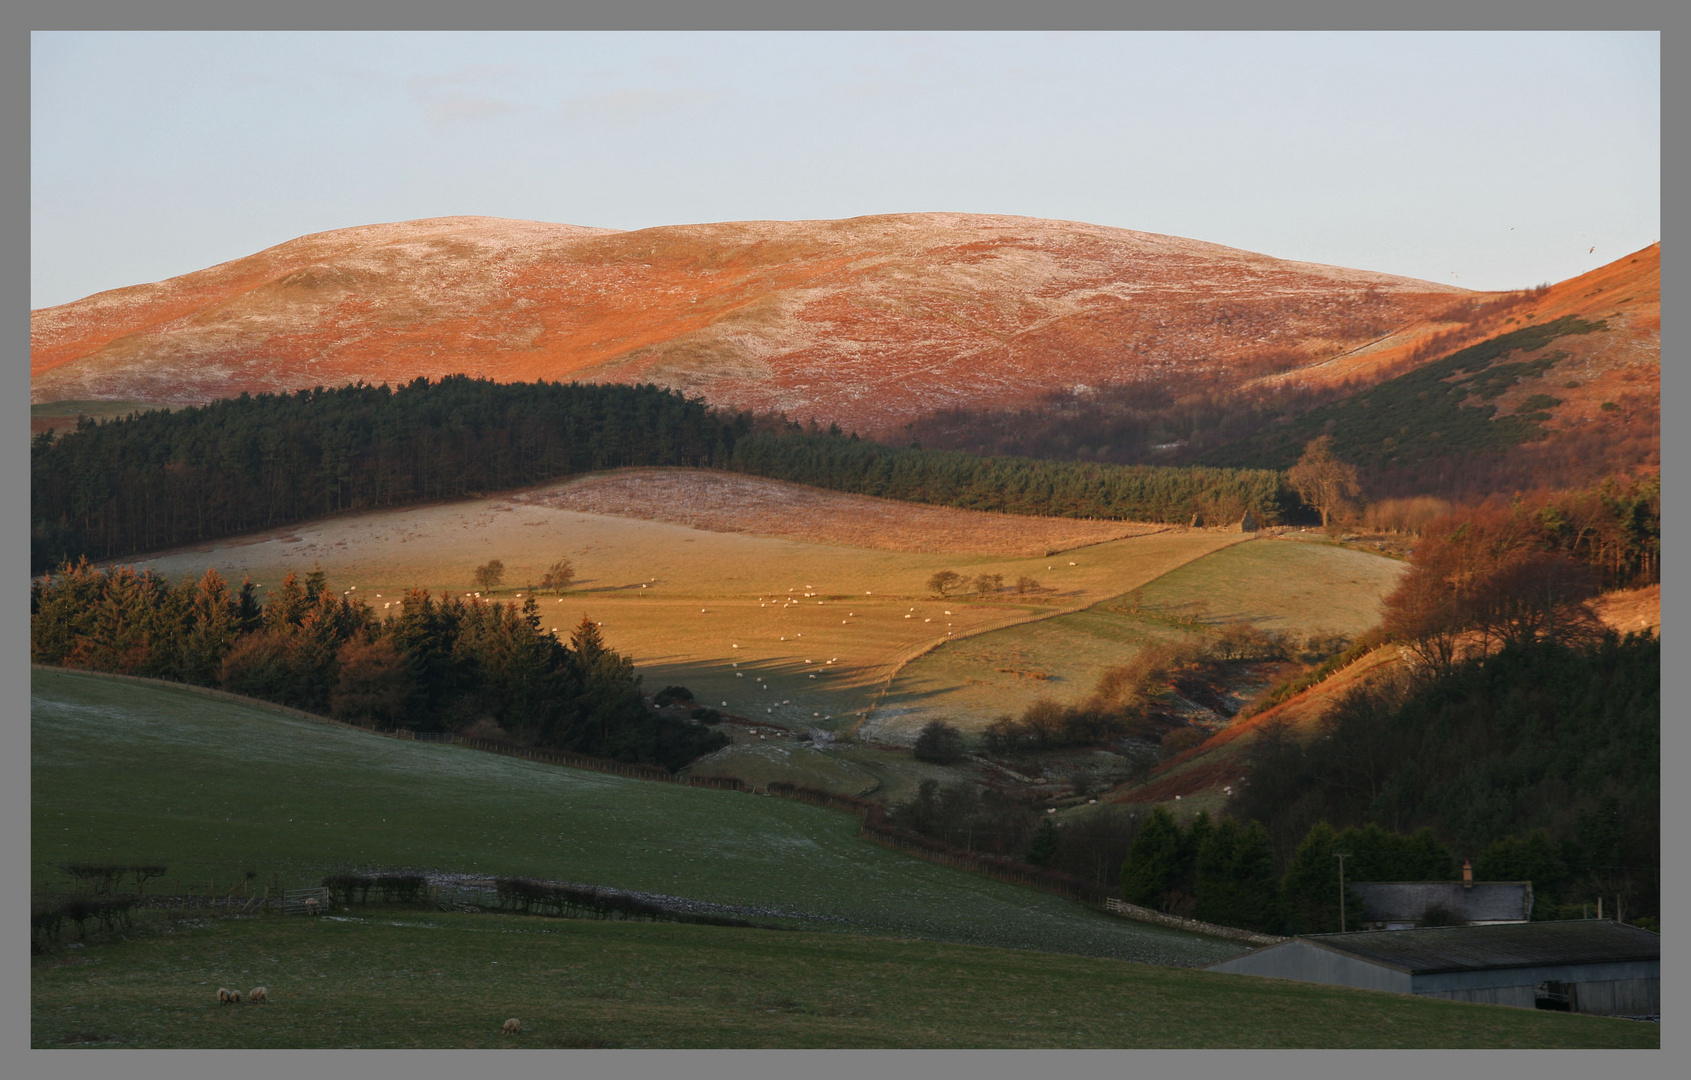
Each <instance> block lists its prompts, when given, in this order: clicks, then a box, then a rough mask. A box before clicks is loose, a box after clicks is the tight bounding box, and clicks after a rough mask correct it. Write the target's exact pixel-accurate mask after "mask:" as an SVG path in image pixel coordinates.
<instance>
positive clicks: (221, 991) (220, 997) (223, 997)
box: [217, 986, 229, 1005]
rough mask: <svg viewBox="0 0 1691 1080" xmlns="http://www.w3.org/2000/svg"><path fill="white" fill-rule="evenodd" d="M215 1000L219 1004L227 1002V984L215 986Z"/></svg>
mask: <svg viewBox="0 0 1691 1080" xmlns="http://www.w3.org/2000/svg"><path fill="white" fill-rule="evenodd" d="M217 1001H218V1004H220V1005H227V1004H229V988H228V987H227V986H219V987H218V988H217Z"/></svg>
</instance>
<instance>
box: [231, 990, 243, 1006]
mask: <svg viewBox="0 0 1691 1080" xmlns="http://www.w3.org/2000/svg"><path fill="white" fill-rule="evenodd" d="M240 1003H241V992H240V991H239V990H231V991H229V1004H231V1005H239V1004H240Z"/></svg>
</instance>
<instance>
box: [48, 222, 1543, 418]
mask: <svg viewBox="0 0 1691 1080" xmlns="http://www.w3.org/2000/svg"><path fill="white" fill-rule="evenodd" d="M1487 298H1488V297H1487V294H1474V293H1468V292H1465V291H1463V290H1460V289H1455V288H1452V287H1450V286H1446V285H1439V284H1434V283H1431V282H1425V281H1418V280H1414V279H1408V278H1400V277H1393V276H1390V275H1386V274H1378V273H1372V272H1369V271H1362V270H1347V269H1343V268H1340V267H1332V266H1320V265H1315V264H1310V263H1297V262H1287V261H1284V260H1280V259H1274V258H1270V257H1268V256H1265V255H1258V254H1253V253H1251V252H1246V251H1240V250H1237V249H1233V248H1226V247H1221V246H1218V245H1215V244H1208V243H1202V242H1199V241H1195V240H1186V239H1180V238H1177V237H1170V236H1158V235H1154V234H1150V233H1142V232H1133V231H1130V230H1126V229H1115V228H1106V227H1103V226H1097V225H1086V224H1079V223H1074V222H1062V221H1045V220H1038V219H1032V218H1018V217H998V216H985V215H969V214H905V215H892V216H882V217H866V218H853V219H849V220H844V221H805V222H773V221H761V222H737V223H727V224H713V225H681V226H667V227H663V228H653V229H644V230H639V231H635V232H614V231H610V230H604V229H591V228H582V227H576V226H568V225H552V224H545V223H540V222H529V221H511V220H504V219H497V218H473V217H459V218H439V219H432V220H424V221H412V222H403V223H398V224H388V225H370V226H364V227H360V228H353V229H343V230H338V231H335V232H328V233H320V234H317V235H314V236H307V237H302V238H300V239H298V240H294V241H290V242H289V243H285V244H282V245H279V246H277V247H274V248H271V249H269V250H266V251H263V252H259V253H258V254H256V255H252V256H249V257H247V258H244V259H238V260H235V261H233V262H229V263H225V264H222V265H220V266H215V267H211V268H209V269H206V270H202V271H198V272H196V273H192V274H186V275H183V276H181V277H177V278H172V279H170V280H168V281H163V282H159V283H157V284H152V285H140V286H135V287H133V288H127V289H119V290H115V291H112V292H107V293H101V294H98V295H96V296H91V297H88V298H86V299H83V300H79V301H76V302H74V303H70V304H65V305H62V306H59V307H54V308H48V309H44V310H40V311H36V312H34V313H33V314H32V317H31V358H30V372H31V380H32V382H31V395H32V400H33V401H36V402H47V401H59V400H67V399H124V400H131V401H146V402H157V403H168V404H188V403H195V402H201V401H206V400H210V399H213V398H217V397H223V396H230V395H235V394H238V393H240V392H242V391H253V392H257V391H264V390H292V389H296V388H300V387H309V386H313V385H319V384H321V385H335V384H340V383H345V382H350V381H353V380H359V379H362V380H365V381H367V382H384V381H385V382H388V383H395V382H399V381H404V380H409V379H412V378H415V377H417V376H419V375H426V376H431V377H433V376H440V375H444V374H449V373H453V372H467V373H469V374H472V375H474V374H482V375H486V376H488V377H490V378H494V379H498V380H502V381H517V380H533V379H586V380H594V381H621V382H634V381H640V382H646V381H655V382H659V383H663V384H666V385H669V386H673V387H677V388H679V389H683V390H685V391H687V392H689V393H701V394H703V395H704V396H705V397H706V398H708V399H709V400H710V401H712V402H713V403H719V404H724V405H731V406H736V407H745V408H757V409H780V410H783V411H786V412H787V413H788V414H789V415H792V416H795V417H797V418H809V417H815V418H817V419H820V420H822V421H824V422H827V421H837V422H839V423H840V424H842V425H844V426H848V427H856V428H860V429H863V430H872V429H876V428H883V427H885V426H888V425H891V424H894V423H898V422H902V421H904V420H906V419H909V418H911V417H914V416H916V415H918V414H920V413H923V412H927V411H930V410H932V409H935V408H940V407H947V406H955V405H962V406H974V407H980V406H997V405H1007V404H1014V403H1017V402H1020V401H1024V400H1028V399H1030V398H1033V397H1036V396H1038V395H1040V394H1043V393H1045V392H1047V391H1050V390H1052V389H1059V388H1069V387H1073V386H1075V385H1097V384H1100V383H1105V382H1110V381H1117V380H1122V379H1124V378H1131V377H1135V376H1137V375H1139V374H1150V375H1152V376H1153V377H1154V376H1155V375H1156V373H1158V372H1172V371H1176V370H1186V371H1191V370H1205V369H1208V370H1215V371H1217V372H1219V373H1224V374H1232V373H1237V374H1238V377H1240V378H1243V377H1246V373H1254V372H1257V371H1260V370H1265V369H1266V368H1267V367H1272V368H1274V369H1277V370H1284V369H1286V368H1288V367H1290V368H1294V369H1296V368H1301V367H1304V366H1306V365H1309V364H1318V363H1321V362H1324V361H1328V360H1330V359H1331V358H1333V357H1335V356H1337V355H1340V354H1350V355H1353V356H1354V355H1362V356H1366V355H1370V354H1367V353H1363V354H1357V353H1356V350H1359V349H1366V348H1369V347H1375V348H1377V345H1374V346H1371V344H1370V343H1377V342H1378V341H1379V340H1380V339H1382V338H1383V337H1385V336H1387V335H1389V334H1391V333H1393V332H1394V331H1396V330H1399V329H1401V328H1404V327H1421V328H1423V329H1428V328H1430V329H1431V330H1435V331H1436V330H1437V329H1439V328H1441V327H1442V328H1449V327H1452V326H1456V325H1459V324H1458V323H1453V322H1452V321H1451V320H1452V318H1453V316H1452V315H1451V314H1450V313H1451V311H1452V310H1453V309H1455V308H1460V307H1461V306H1462V304H1463V303H1464V302H1466V301H1469V300H1473V299H1478V300H1482V301H1483V300H1485V299H1487ZM1546 302H1548V301H1546ZM1347 362H1348V361H1347ZM1265 365H1266V367H1265Z"/></svg>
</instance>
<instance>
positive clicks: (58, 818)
mask: <svg viewBox="0 0 1691 1080" xmlns="http://www.w3.org/2000/svg"><path fill="white" fill-rule="evenodd" d="M30 753H31V775H30V782H31V850H30V855H31V873H32V881H33V885H34V887H35V889H36V890H37V891H46V890H54V889H63V888H66V887H68V886H69V884H70V882H69V879H68V878H67V877H66V875H65V874H64V873H63V872H62V871H61V869H60V867H61V866H62V865H63V864H64V863H66V862H122V863H153V864H162V865H165V866H167V867H169V868H170V871H169V873H168V875H167V876H166V877H164V878H162V879H160V880H158V881H156V882H153V883H152V884H150V885H149V886H148V890H149V892H154V893H165V892H172V891H188V890H193V891H199V892H203V891H205V890H206V889H207V888H208V886H212V885H214V884H215V888H216V891H217V892H219V893H221V892H224V891H226V890H227V889H228V888H230V887H231V886H233V885H235V884H236V883H237V881H239V880H240V879H241V877H242V876H243V875H244V874H245V873H246V872H247V871H252V872H254V874H255V875H256V878H255V879H254V880H255V883H257V884H259V885H263V884H265V883H268V882H270V881H272V879H273V878H274V880H276V881H277V883H278V884H279V885H281V886H282V887H297V886H301V885H308V884H315V883H316V881H317V880H318V879H319V878H321V877H322V876H323V875H324V874H325V873H328V872H333V871H339V870H348V869H354V868H395V869H397V868H410V869H418V870H440V871H459V872H465V873H475V874H490V875H492V874H511V875H524V876H532V877H541V878H550V879H557V880H565V881H574V882H578V883H583V884H593V885H606V886H614V887H618V888H623V889H633V890H638V891H642V892H648V893H658V894H664V895H671V896H681V897H687V898H690V899H693V900H702V901H707V902H713V903H718V904H726V905H736V906H740V907H746V908H755V909H758V911H757V912H755V913H750V914H743V915H741V917H746V918H753V919H765V918H777V919H779V920H780V921H782V922H784V924H785V925H789V926H800V927H807V928H815V929H819V930H831V931H845V932H857V933H871V934H887V935H896V936H902V937H917V938H925V939H933V940H945V941H954V942H967V943H972V944H982V945H995V946H1009V947H1016V948H1030V949H1040V950H1045V951H1052V952H1068V953H1078V954H1087V955H1095V956H1106V957H1113V958H1118V959H1127V960H1140V961H1146V962H1155V963H1196V962H1207V961H1210V960H1213V959H1217V958H1219V957H1222V956H1226V955H1229V954H1230V953H1231V952H1232V951H1234V949H1235V946H1233V945H1232V944H1230V943H1228V942H1225V941H1220V940H1216V939H1210V938H1203V937H1198V936H1196V935H1191V934H1185V933H1180V932H1176V931H1171V930H1164V929H1162V928H1159V927H1152V926H1146V925H1144V924H1139V923H1132V922H1128V921H1126V920H1122V919H1117V918H1114V917H1110V916H1105V915H1102V914H1099V913H1097V912H1095V911H1092V910H1090V909H1088V908H1084V907H1082V906H1080V905H1078V904H1075V903H1074V902H1072V901H1069V900H1065V899H1063V898H1060V897H1057V896H1054V895H1051V894H1048V893H1043V892H1038V891H1036V890H1031V889H1025V888H1020V887H1016V886H1011V885H1006V884H1002V883H999V882H995V881H991V880H988V879H985V878H982V877H978V876H975V875H972V874H967V873H964V872H962V871H957V870H952V869H949V868H945V867H940V866H935V865H933V864H931V863H927V862H923V861H921V860H919V859H915V858H912V857H910V856H907V855H902V854H899V853H897V852H894V851H890V850H888V849H886V848H882V847H879V846H877V845H874V844H872V843H869V842H868V841H866V840H862V839H859V838H858V837H857V836H856V835H855V834H856V830H857V823H856V821H855V820H854V819H853V818H852V817H850V816H848V815H846V814H842V813H839V812H837V811H831V810H824V809H821V808H818V807H812V806H808V805H805V804H802V803H797V802H792V801H788V800H783V799H775V798H769V797H767V796H754V795H749V794H744V793H739V792H728V791H714V790H707V789H700V788H689V787H683V786H680V785H668V784H661V783H654V782H651V781H641V780H630V779H623V778H621V777H616V776H610V775H605V774H600V773H593V772H586V771H582V770H575V769H566V768H561V767H558V766H552V765H542V764H538V763H534V762H526V761H521V760H518V759H513V758H507V757H502V756H499V755H495V754H488V753H482V752H479V751H474V750H469V749H466V748H463V747H454V746H442V745H431V744H420V743H412V742H403V741H399V740H394V739H386V738H382V737H380V736H377V735H374V734H370V733H367V732H362V731H357V730H353V729H348V728H341V727H333V726H329V725H323V724H316V723H313V722H311V721H306V720H296V719H291V718H288V717H284V716H280V715H278V714H275V713H271V712H266V711H263V710H259V709H254V708H250V707H246V706H242V705H238V704H233V703H229V702H226V701H221V700H217V699H212V698H207V697H204V696H202V695H198V694H194V693H192V692H190V691H187V690H174V689H168V688H163V687H151V686H145V685H140V684H135V683H126V682H120V681H117V680H111V679H102V678H99V677H97V676H91V675H75V674H63V673H57V672H39V671H38V672H33V673H32V676H31V718H30Z"/></svg>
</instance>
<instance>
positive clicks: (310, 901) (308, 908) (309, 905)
mask: <svg viewBox="0 0 1691 1080" xmlns="http://www.w3.org/2000/svg"><path fill="white" fill-rule="evenodd" d="M305 913H306V914H307V915H315V914H317V898H316V897H315V896H308V897H306V898H305Z"/></svg>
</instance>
